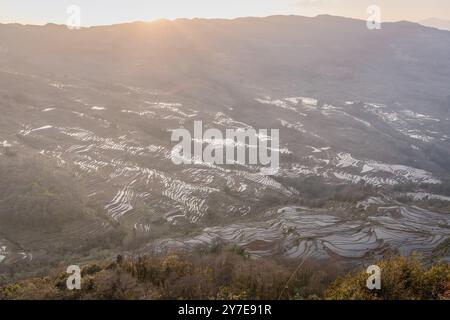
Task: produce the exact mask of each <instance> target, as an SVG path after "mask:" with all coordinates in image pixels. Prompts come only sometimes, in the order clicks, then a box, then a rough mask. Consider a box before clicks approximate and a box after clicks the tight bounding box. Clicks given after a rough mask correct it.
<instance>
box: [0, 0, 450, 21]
mask: <svg viewBox="0 0 450 320" xmlns="http://www.w3.org/2000/svg"><path fill="white" fill-rule="evenodd" d="M72 4H75V5H78V6H79V7H80V8H81V21H82V25H83V26H90V25H101V24H113V23H119V22H129V21H136V20H142V21H150V20H155V19H160V18H168V19H174V18H180V17H184V18H194V17H202V18H235V17H242V16H268V15H274V14H297V15H306V16H314V15H317V14H322V13H328V14H333V15H340V16H347V17H355V18H363V19H365V18H366V17H367V16H368V15H367V14H366V10H367V7H368V6H369V5H373V4H375V5H379V6H380V7H381V10H382V19H383V20H385V21H392V20H411V21H418V20H422V19H425V18H430V17H437V18H441V19H446V20H450V0H0V22H3V23H5V22H19V23H26V24H45V23H48V22H54V23H60V24H63V23H66V21H67V16H68V15H67V13H66V9H67V7H68V6H69V5H72Z"/></svg>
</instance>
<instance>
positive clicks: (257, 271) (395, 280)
mask: <svg viewBox="0 0 450 320" xmlns="http://www.w3.org/2000/svg"><path fill="white" fill-rule="evenodd" d="M378 265H379V266H380V267H381V269H382V289H381V290H375V291H370V290H368V289H367V288H366V280H367V277H368V275H367V274H366V273H365V272H364V270H361V271H360V272H352V273H349V274H346V275H343V276H338V275H336V273H335V270H336V269H334V268H331V267H330V268H329V269H328V270H327V269H324V268H323V267H322V268H321V267H319V266H318V265H314V264H312V263H305V264H304V265H302V267H301V268H299V269H298V270H297V265H295V264H293V263H292V262H288V261H275V260H265V259H261V260H255V259H250V258H248V257H247V255H246V254H245V252H243V251H242V250H239V249H236V248H234V249H231V250H230V249H226V250H221V251H220V252H214V253H208V254H195V255H182V254H171V255H167V256H163V257H147V256H142V257H138V258H123V257H121V256H118V257H117V259H116V261H114V262H109V263H98V264H89V265H86V266H84V267H83V268H82V289H81V290H74V291H69V290H68V289H67V288H66V279H67V274H66V273H64V272H61V273H57V274H54V275H51V276H47V277H44V278H34V279H28V280H23V281H20V282H17V283H14V284H10V285H7V286H5V287H2V288H0V298H1V299H236V300H238V299H371V300H372V299H450V265H448V264H435V265H433V266H430V267H422V266H421V265H420V263H419V261H418V260H417V259H415V258H414V257H413V258H404V257H392V258H387V259H384V260H382V261H380V262H379V263H378Z"/></svg>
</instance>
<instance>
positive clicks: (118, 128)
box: [0, 16, 450, 270]
mask: <svg viewBox="0 0 450 320" xmlns="http://www.w3.org/2000/svg"><path fill="white" fill-rule="evenodd" d="M237 28H239V30H240V32H238V33H237V32H235V31H236V30H237ZM299 30H308V32H306V31H305V32H300V31H299ZM355 37H356V38H357V39H359V40H360V41H359V42H357V41H354V39H355ZM350 39H351V41H350ZM374 42H376V43H377V45H376V46H375V45H373V43H374ZM424 43H426V45H424ZM449 54H450V33H449V32H444V31H438V30H434V29H428V28H425V27H422V26H419V25H415V24H409V23H395V24H387V25H386V27H385V28H384V29H383V30H381V31H375V32H371V31H368V30H367V29H366V28H365V27H364V22H361V21H357V20H348V19H342V18H335V17H327V16H322V17H317V18H314V19H313V18H301V17H269V18H265V19H250V18H249V19H238V20H233V21H225V20H211V21H210V20H176V21H162V22H155V23H149V24H145V23H136V24H126V25H117V26H109V27H95V28H89V29H82V30H79V31H73V30H67V29H66V28H65V27H63V26H55V25H47V26H43V27H34V26H19V25H0V95H1V97H2V99H1V102H0V111H1V118H0V141H1V142H2V145H0V149H1V154H0V165H1V166H2V168H3V169H2V170H3V171H4V172H5V176H7V175H6V174H7V173H8V172H10V169H9V168H11V166H12V165H13V164H16V163H21V162H24V163H25V164H26V163H28V161H31V162H32V163H34V164H35V165H36V166H38V167H39V166H44V165H45V167H47V168H48V171H49V172H55V173H59V172H62V173H64V175H63V177H64V178H63V179H66V181H69V184H73V185H76V186H77V197H78V198H77V199H82V200H80V202H79V203H82V204H83V206H84V207H88V208H89V210H87V209H86V210H81V211H86V212H84V214H82V215H81V217H79V218H77V219H74V220H71V219H69V220H67V221H66V220H64V219H63V220H61V221H60V222H59V223H58V225H57V226H56V227H55V228H53V229H51V230H48V231H47V230H46V228H44V227H45V225H47V223H43V224H44V226H41V225H38V226H37V228H31V227H29V226H26V225H24V226H22V227H21V226H18V225H15V226H14V229H11V227H7V225H0V264H1V265H3V266H6V265H14V266H16V265H20V264H21V263H23V264H28V265H32V264H33V263H38V262H36V261H39V263H43V264H45V259H48V258H49V257H52V256H55V257H56V256H57V257H58V258H55V259H51V260H55V261H54V263H58V261H60V260H59V259H65V258H62V257H65V256H66V253H67V252H70V258H68V257H66V258H67V259H72V260H76V259H88V258H90V257H93V256H95V255H111V254H115V253H117V252H123V251H126V252H138V253H148V252H165V251H170V250H172V249H183V248H184V249H192V248H195V247H203V246H205V245H206V246H210V245H213V244H215V243H217V242H228V243H232V244H236V245H239V246H242V247H244V248H246V250H247V251H248V252H250V253H251V254H252V255H255V256H268V255H279V254H282V255H286V256H288V257H292V258H299V257H305V256H307V257H314V258H318V259H329V258H331V259H339V260H345V261H350V262H352V263H361V261H363V260H361V258H367V259H371V258H372V257H374V256H377V255H381V254H383V253H384V252H386V251H388V250H399V251H400V252H401V253H405V254H408V253H411V252H412V251H414V250H418V251H420V252H422V253H423V254H424V255H425V256H427V257H430V258H435V259H438V260H439V259H444V260H448V259H449V258H450V255H449V253H448V250H446V248H445V246H446V243H447V244H448V237H449V235H450V231H449V230H450V229H449V224H450V215H449V212H448V209H449V208H450V201H449V197H448V196H449V195H448V194H447V195H445V194H439V192H436V193H430V192H429V189H433V188H434V189H436V190H439V186H440V185H442V183H445V181H446V180H447V179H448V177H449V173H450V162H449V161H448V159H449V157H450V104H449V103H450V98H449V96H450V87H449V86H448V83H450V65H449V61H448V56H449ZM251 57H256V58H251ZM196 120H202V121H203V126H204V129H205V130H206V129H207V128H217V129H219V130H221V131H222V132H225V131H226V129H230V128H243V129H245V128H254V129H256V130H259V129H279V130H280V152H281V155H280V157H281V159H280V170H279V172H278V174H276V175H272V176H267V175H264V174H262V173H261V172H260V169H261V168H260V167H258V166H250V165H248V166H246V165H232V166H230V165H214V164H211V163H204V162H202V161H194V163H192V164H189V165H188V164H183V165H176V164H174V163H173V161H172V157H173V155H172V148H173V147H174V143H172V142H171V141H170V136H171V132H172V130H174V129H178V128H186V129H188V130H193V125H194V124H193V123H194V121H196ZM217 143H218V145H220V146H222V145H224V144H226V143H228V142H227V141H217ZM16 176H20V174H19V173H18V174H17V175H15V177H16ZM29 180H31V181H29ZM29 180H27V181H25V182H23V181H22V182H20V183H23V185H25V186H29V185H31V186H33V185H35V184H33V183H35V182H33V178H29ZM5 181H6V180H5ZM15 181H16V180H14V179H12V178H11V180H10V184H8V186H6V185H5V190H6V191H5V192H3V193H2V195H0V203H6V204H9V203H11V202H8V199H9V198H8V197H10V196H11V195H12V194H13V193H12V192H10V190H12V189H10V187H11V186H13V185H14V184H17V182H15ZM39 185H40V184H39ZM405 186H407V187H405ZM6 187H8V188H6ZM346 188H347V189H346ZM402 188H403V189H402ZM48 189H50V190H52V188H51V187H48ZM55 189H57V190H61V188H55ZM23 190H25V191H23V192H24V194H28V193H26V192H31V191H30V190H34V189H32V188H31V189H28V187H27V188H25V189H23ZM46 190H47V189H46ZM64 190H65V189H64ZM342 190H344V191H345V190H347V191H346V192H347V194H346V195H345V196H343V195H342V192H341V191H342ZM362 190H363V191H362ZM8 192H9V193H8ZM55 192H56V191H55ZM43 193H44V194H47V195H48V192H47V191H46V192H43ZM355 194H357V195H356V196H355ZM49 199H50V200H49V201H50V203H52V201H53V199H54V197H53V196H49ZM433 199H434V200H436V201H437V200H438V201H439V202H440V203H442V206H441V207H440V208H431V207H430V206H429V201H432V200H433ZM424 200H428V202H427V201H424ZM17 201H21V200H17ZM46 203H47V202H46ZM0 208H1V212H0V216H2V217H3V218H4V219H5V220H8V219H11V216H12V215H13V211H14V210H13V209H14V208H13V207H12V206H11V205H1V204H0ZM43 208H44V209H43V210H44V211H45V212H47V211H49V212H50V211H51V210H50V209H48V208H47V207H45V206H44V207H43ZM60 211H61V210H60ZM14 212H15V211H14ZM51 212H53V211H51ZM58 212H59V211H58V210H56V213H55V214H58ZM61 214H62V213H61ZM23 219H25V220H26V219H27V218H23ZM8 221H9V220H8ZM11 230H14V232H11ZM42 230H45V231H42ZM111 237H112V238H114V237H115V241H116V242H114V241H112V240H111ZM105 239H106V240H105ZM49 243H59V244H60V245H55V246H52V245H49ZM86 243H89V245H86ZM100 243H101V244H100ZM105 243H107V244H105ZM5 270H6V269H5Z"/></svg>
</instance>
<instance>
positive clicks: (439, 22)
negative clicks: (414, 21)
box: [419, 18, 450, 30]
mask: <svg viewBox="0 0 450 320" xmlns="http://www.w3.org/2000/svg"><path fill="white" fill-rule="evenodd" d="M419 23H420V24H421V25H424V26H427V27H432V28H437V29H441V30H450V21H448V20H443V19H438V18H429V19H425V20H422V21H419Z"/></svg>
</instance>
